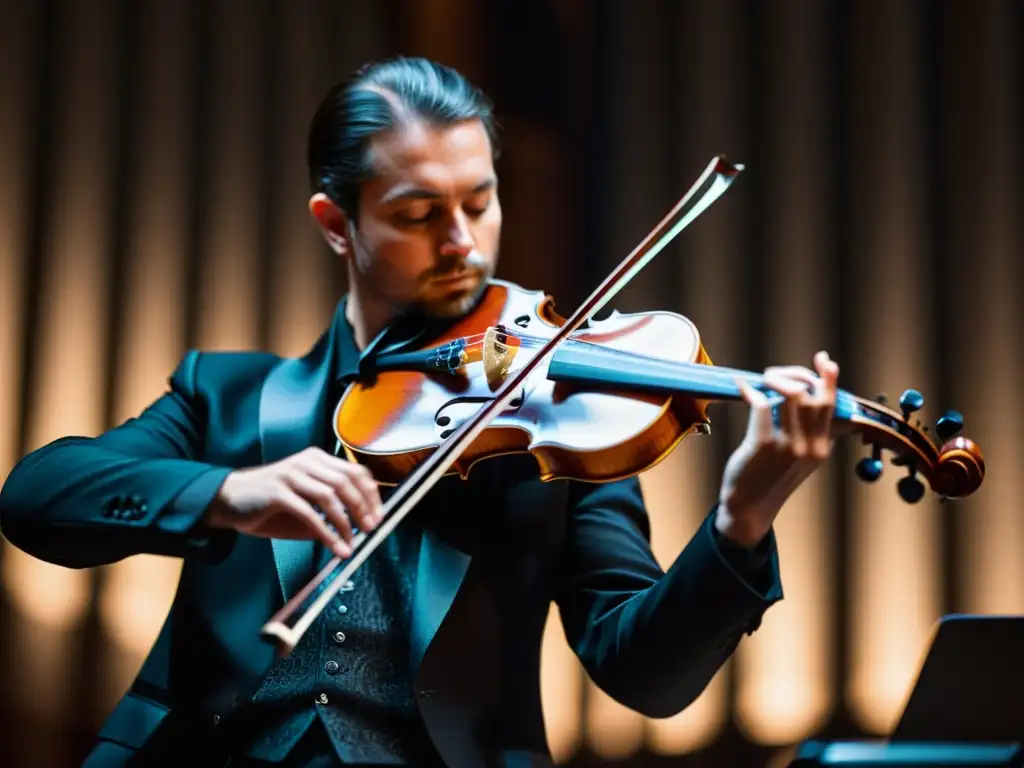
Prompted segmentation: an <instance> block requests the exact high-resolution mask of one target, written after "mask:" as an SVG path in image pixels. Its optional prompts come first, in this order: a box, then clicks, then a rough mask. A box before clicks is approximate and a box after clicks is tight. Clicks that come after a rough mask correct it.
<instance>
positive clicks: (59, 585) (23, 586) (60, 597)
mask: <svg viewBox="0 0 1024 768" xmlns="http://www.w3.org/2000/svg"><path fill="white" fill-rule="evenodd" d="M4 545H5V547H4V553H3V580H4V587H5V589H6V591H7V595H8V597H9V598H10V600H11V602H12V603H13V604H14V607H15V609H16V610H17V611H18V613H20V614H21V615H22V616H23V617H25V618H26V619H28V620H29V621H32V622H34V623H36V624H41V625H43V626H45V627H48V628H50V629H68V628H71V627H74V626H77V625H78V624H79V622H81V621H82V619H83V618H85V614H86V613H87V612H88V610H89V605H90V603H91V597H90V595H89V573H88V572H87V571H80V570H73V569H70V568H60V567H58V566H56V565H51V564H50V563H46V562H43V561H42V560H37V559H36V558H34V557H30V556H29V555H26V554H25V553H24V552H22V551H21V550H20V549H17V548H15V547H14V546H13V545H12V544H10V543H9V542H4Z"/></svg>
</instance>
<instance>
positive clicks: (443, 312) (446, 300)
mask: <svg viewBox="0 0 1024 768" xmlns="http://www.w3.org/2000/svg"><path fill="white" fill-rule="evenodd" d="M485 290H487V280H483V279H482V280H481V281H480V282H479V284H477V285H476V286H474V287H473V288H472V290H468V291H457V292H453V294H451V295H448V296H445V297H443V298H440V299H436V300H434V301H428V302H425V303H424V305H423V310H424V312H425V313H426V314H427V315H429V316H431V317H436V318H439V319H444V320H454V319H456V318H459V317H462V316H463V315H468V314H469V313H470V312H472V311H473V309H474V308H475V307H476V305H477V302H478V301H479V300H480V297H481V296H483V294H484V291H485Z"/></svg>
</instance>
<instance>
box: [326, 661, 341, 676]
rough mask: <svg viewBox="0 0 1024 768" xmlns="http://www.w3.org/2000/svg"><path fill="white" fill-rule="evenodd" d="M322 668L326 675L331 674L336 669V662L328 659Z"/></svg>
mask: <svg viewBox="0 0 1024 768" xmlns="http://www.w3.org/2000/svg"><path fill="white" fill-rule="evenodd" d="M324 670H325V671H326V672H327V674H328V675H333V674H334V673H335V672H337V671H338V662H336V661H328V662H327V663H326V664H324Z"/></svg>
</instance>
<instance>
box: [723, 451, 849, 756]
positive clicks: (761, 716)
mask: <svg viewBox="0 0 1024 768" xmlns="http://www.w3.org/2000/svg"><path fill="white" fill-rule="evenodd" d="M827 469H828V468H827V467H826V468H823V469H822V470H821V471H819V472H818V473H816V474H815V475H814V476H812V477H811V478H809V479H808V480H807V482H805V483H804V485H803V486H801V487H800V488H799V489H797V491H796V493H795V494H794V495H793V496H792V497H791V498H790V500H789V501H788V502H787V503H786V506H785V508H784V509H783V510H782V511H781V513H780V514H779V517H778V519H777V521H776V524H775V533H776V538H777V542H778V547H779V559H780V563H781V570H782V572H783V589H784V592H785V596H786V597H785V599H784V600H783V601H781V602H780V603H777V604H776V605H773V606H772V607H771V608H770V609H769V610H768V611H767V612H766V613H765V617H764V621H763V622H762V624H761V626H760V628H759V629H758V630H757V632H755V633H754V634H753V635H751V636H750V637H745V638H744V639H743V641H742V642H741V643H740V647H739V649H738V651H737V659H736V667H735V669H736V676H737V689H738V690H737V701H736V707H737V712H736V716H737V720H738V722H739V725H740V727H741V728H742V729H743V731H744V732H745V733H746V734H747V736H748V737H749V738H750V739H751V740H753V741H755V742H758V743H760V744H766V745H786V744H792V743H795V742H798V741H801V740H802V739H805V738H807V737H809V736H811V735H812V734H813V733H814V732H815V731H816V730H817V729H818V728H819V727H820V726H821V725H822V724H823V723H824V721H825V719H826V718H827V717H828V715H829V712H830V711H831V707H832V705H833V704H834V702H833V698H832V695H831V690H830V688H831V685H830V679H829V676H830V669H829V664H830V658H829V653H828V649H829V648H830V647H831V644H830V642H831V638H830V636H829V635H830V633H829V625H830V613H829V610H828V608H829V603H830V595H829V584H830V582H832V580H833V579H834V578H835V574H834V573H833V572H832V571H831V570H830V569H829V567H828V562H829V560H830V558H829V554H828V548H827V547H828V541H827V536H826V535H825V532H826V530H827V511H826V501H825V491H826V489H827V487H828V480H827V475H826V472H825V470H827Z"/></svg>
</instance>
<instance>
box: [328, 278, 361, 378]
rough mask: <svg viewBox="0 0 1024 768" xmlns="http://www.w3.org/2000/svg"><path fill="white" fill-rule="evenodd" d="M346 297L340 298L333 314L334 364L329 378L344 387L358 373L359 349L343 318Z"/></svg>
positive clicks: (345, 319) (348, 324)
mask: <svg viewBox="0 0 1024 768" xmlns="http://www.w3.org/2000/svg"><path fill="white" fill-rule="evenodd" d="M347 303H348V295H347V294H346V295H345V296H342V297H341V301H339V302H338V307H337V309H336V310H335V312H334V327H333V328H332V329H331V332H332V333H333V334H334V362H333V367H332V370H331V377H332V380H333V381H334V383H335V384H337V385H339V386H341V387H344V386H346V385H347V384H348V383H349V382H350V381H351V380H352V379H354V378H355V377H356V375H357V374H358V373H359V357H360V354H359V347H358V346H356V336H355V330H354V329H353V328H352V324H351V323H349V321H348V318H347V317H345V307H346V305H347Z"/></svg>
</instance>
